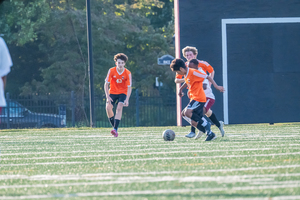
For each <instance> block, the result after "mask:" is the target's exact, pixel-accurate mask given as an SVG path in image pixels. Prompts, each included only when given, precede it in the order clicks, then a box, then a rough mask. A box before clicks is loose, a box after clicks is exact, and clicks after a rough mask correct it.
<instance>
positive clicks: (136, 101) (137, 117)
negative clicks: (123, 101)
mask: <svg viewBox="0 0 300 200" xmlns="http://www.w3.org/2000/svg"><path fill="white" fill-rule="evenodd" d="M135 107H136V110H135V112H136V126H137V127H138V126H139V125H140V122H139V121H140V116H139V115H140V111H139V89H136V90H135Z"/></svg>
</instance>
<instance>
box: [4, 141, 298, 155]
mask: <svg viewBox="0 0 300 200" xmlns="http://www.w3.org/2000/svg"><path fill="white" fill-rule="evenodd" d="M230 143H235V142H230ZM242 143H243V142H239V144H242ZM245 143H246V144H247V145H227V146H224V145H219V144H222V143H214V144H216V146H214V148H234V147H249V146H251V143H249V142H245ZM268 143H269V142H268ZM200 144H201V143H200ZM94 145H95V146H97V147H98V148H99V144H97V143H95V144H94ZM162 145H164V146H197V147H199V143H187V144H182V143H172V142H165V143H160V144H149V143H146V145H145V144H136V145H132V144H130V145H119V146H114V148H118V149H120V148H121V149H123V148H126V147H127V148H128V147H129V148H133V147H152V146H162ZM254 145H257V142H256V143H255V144H254ZM77 146H89V147H91V146H93V145H91V144H72V145H60V144H58V145H57V144H56V145H55V146H50V147H47V146H46V147H28V148H12V149H4V148H3V146H2V149H1V152H2V153H3V152H5V151H17V150H29V149H33V150H46V149H51V150H52V149H56V148H57V147H59V149H64V148H67V149H70V147H74V148H75V147H77ZM264 146H269V147H272V146H275V147H279V146H286V147H288V146H300V144H299V143H295V144H293V143H290V142H288V143H287V144H276V145H271V144H266V145H264ZM36 153H39V152H36Z"/></svg>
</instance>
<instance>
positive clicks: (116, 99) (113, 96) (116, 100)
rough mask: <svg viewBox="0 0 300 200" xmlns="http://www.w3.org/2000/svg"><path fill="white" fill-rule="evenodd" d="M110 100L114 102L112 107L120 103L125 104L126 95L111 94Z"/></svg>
mask: <svg viewBox="0 0 300 200" xmlns="http://www.w3.org/2000/svg"><path fill="white" fill-rule="evenodd" d="M109 96H110V98H111V99H112V100H113V102H112V103H111V104H112V105H115V104H116V103H117V104H118V103H119V102H121V103H124V101H125V99H126V97H127V96H126V94H109Z"/></svg>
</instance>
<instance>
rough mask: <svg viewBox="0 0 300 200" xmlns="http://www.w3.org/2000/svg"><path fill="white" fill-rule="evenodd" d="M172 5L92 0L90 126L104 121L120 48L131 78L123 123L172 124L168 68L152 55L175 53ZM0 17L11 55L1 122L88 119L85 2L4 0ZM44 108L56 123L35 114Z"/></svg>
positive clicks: (151, 0) (155, 0)
mask: <svg viewBox="0 0 300 200" xmlns="http://www.w3.org/2000/svg"><path fill="white" fill-rule="evenodd" d="M173 4H174V2H173V0H93V1H91V20H92V38H93V39H92V41H93V65H94V83H95V90H94V92H95V117H96V124H95V125H96V127H109V126H110V125H109V122H108V119H107V117H106V112H105V93H104V89H103V85H104V79H105V77H106V75H107V71H108V69H109V68H111V67H114V66H115V65H114V60H113V56H114V55H115V54H117V53H120V52H122V53H125V54H126V55H127V56H128V58H129V60H128V62H127V64H126V67H127V68H128V69H129V70H130V71H131V73H132V77H133V92H132V96H131V99H130V106H129V107H128V108H125V109H124V114H123V119H124V121H123V122H122V125H123V126H160V125H161V126H162V125H176V107H175V105H176V94H175V84H174V74H173V73H172V72H171V70H170V69H169V66H168V65H159V64H158V62H157V60H158V58H160V57H162V56H164V55H171V56H173V57H174V43H173V35H174V16H173ZM0 19H1V20H0V34H1V36H2V37H3V38H4V40H5V41H6V43H7V46H8V48H9V51H10V54H11V57H12V60H13V67H12V68H11V70H12V71H11V73H10V74H9V75H8V80H7V86H6V91H5V92H6V99H7V100H8V101H9V102H10V103H9V105H8V108H7V109H3V112H2V113H1V118H2V119H1V121H2V123H1V126H2V128H5V127H9V128H11V127H15V128H21V127H60V126H62V127H64V126H68V127H71V126H77V127H79V126H89V99H88V97H89V77H88V53H87V26H86V24H87V23H86V1H83V0H39V1H30V0H5V1H4V2H3V3H2V4H1V5H0ZM8 111H9V112H8ZM28 113H29V114H30V113H31V114H33V115H32V116H29V114H28ZM162 113H164V115H165V116H164V117H161V114H162ZM47 114H48V115H53V116H54V118H55V120H56V121H57V122H54V121H55V120H54V119H45V118H43V119H42V121H44V122H41V120H40V119H38V118H40V116H45V115H47ZM26 118H27V119H26ZM63 120H65V121H63ZM45 121H46V122H45ZM59 124H60V126H59Z"/></svg>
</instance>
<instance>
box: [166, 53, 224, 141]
mask: <svg viewBox="0 0 300 200" xmlns="http://www.w3.org/2000/svg"><path fill="white" fill-rule="evenodd" d="M170 68H171V70H172V71H174V72H176V74H178V75H183V76H184V81H185V83H186V84H187V85H188V87H189V94H190V99H191V100H190V102H189V104H188V106H187V108H186V109H185V110H184V115H185V116H187V117H189V118H191V119H192V121H191V123H192V125H193V126H194V127H197V129H198V130H199V133H198V134H197V136H196V138H195V139H198V138H200V137H201V136H202V135H203V134H204V133H205V132H206V130H205V127H207V125H208V124H210V122H208V121H207V120H206V119H205V118H204V117H203V107H204V104H205V103H206V96H205V93H204V90H203V87H202V83H203V81H204V79H206V78H207V79H208V80H209V81H210V82H211V83H212V84H213V85H214V87H215V88H216V89H217V90H219V91H221V92H224V88H223V87H222V86H218V85H217V84H216V82H215V81H214V80H213V79H212V78H211V77H210V76H208V75H207V74H205V73H203V72H200V71H198V70H196V69H192V68H188V67H186V65H185V63H184V61H183V60H182V59H179V58H177V59H174V60H173V61H172V63H171V65H170ZM181 91H182V88H181ZM214 139H216V135H215V134H214V133H213V132H212V131H211V130H209V131H208V133H207V138H206V140H205V141H211V140H214Z"/></svg>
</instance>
